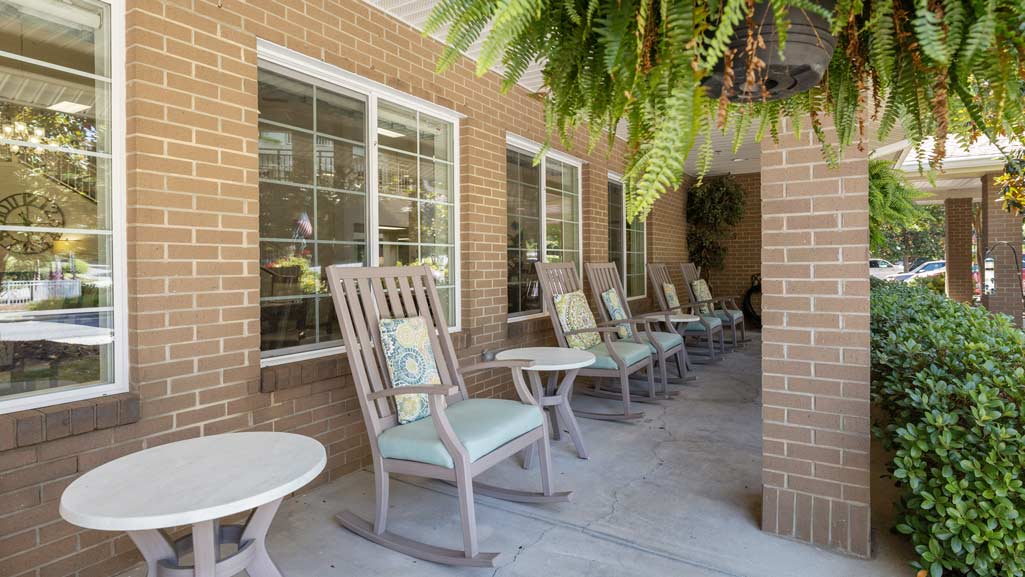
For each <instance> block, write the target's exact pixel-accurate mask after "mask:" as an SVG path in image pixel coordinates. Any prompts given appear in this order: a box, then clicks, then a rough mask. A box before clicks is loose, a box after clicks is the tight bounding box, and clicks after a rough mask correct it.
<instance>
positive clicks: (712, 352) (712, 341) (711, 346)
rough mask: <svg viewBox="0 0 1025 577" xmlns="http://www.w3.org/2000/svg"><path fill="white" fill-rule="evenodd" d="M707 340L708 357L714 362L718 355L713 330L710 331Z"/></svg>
mask: <svg viewBox="0 0 1025 577" xmlns="http://www.w3.org/2000/svg"><path fill="white" fill-rule="evenodd" d="M706 338H708V356H709V358H711V360H713V361H714V360H715V358H716V354H715V336H714V335H712V331H711V330H709V331H708V334H707V335H706Z"/></svg>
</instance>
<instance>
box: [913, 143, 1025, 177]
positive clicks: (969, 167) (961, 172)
mask: <svg viewBox="0 0 1025 577" xmlns="http://www.w3.org/2000/svg"><path fill="white" fill-rule="evenodd" d="M997 143H998V144H999V146H997V145H995V144H993V143H992V142H990V141H989V139H988V138H986V137H985V136H983V137H981V138H979V140H977V141H976V142H975V143H973V144H971V145H970V146H968V147H967V148H965V147H962V146H961V145H960V144H959V143H958V141H957V139H956V138H954V137H953V136H950V137H947V156H946V157H945V158H944V159H943V170H942V171H941V172H940V173H939V174H937V175H935V176H934V178H939V179H946V178H953V177H965V176H969V175H970V176H982V175H983V174H986V173H988V172H999V171H1002V170H1003V167H1004V159H1003V155H1002V153H1001V152H1000V150H1001V149H1003V150H1005V151H1008V152H1010V151H1014V150H1018V149H1021V144H1019V143H1016V142H1012V141H1010V140H1007V139H1006V138H1000V139H999V140H997ZM934 146H935V140H934V139H932V138H929V139H926V141H925V142H923V143H922V146H921V147H920V148H919V149H918V150H915V149H910V148H909V149H908V151H907V155H906V156H905V157H904V160H903V162H902V163H901V165H900V168H901V170H903V171H904V172H905V173H907V174H909V175H919V174H920V173H921V172H922V171H923V170H928V159H929V157H930V156H932V151H933V147H934ZM919 158H921V159H922V160H923V161H924V165H920V164H919Z"/></svg>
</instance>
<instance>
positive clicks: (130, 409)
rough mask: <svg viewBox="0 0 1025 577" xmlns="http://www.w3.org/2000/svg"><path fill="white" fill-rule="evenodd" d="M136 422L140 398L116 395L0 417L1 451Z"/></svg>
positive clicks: (134, 395)
mask: <svg viewBox="0 0 1025 577" xmlns="http://www.w3.org/2000/svg"><path fill="white" fill-rule="evenodd" d="M138 420H139V395H138V394H136V393H118V394H116V395H107V396H103V397H96V398H94V399H89V400H85V401H74V402H70V403H60V404H57V405H50V406H49V407H41V408H38V409H29V410H25V411H18V412H15V413H7V414H5V415H0V451H7V450H10V449H18V448H21V447H28V446H30V445H36V444H39V443H43V442H46V441H54V440H57V439H63V438H64V437H70V436H72V435H81V434H83V433H88V432H91V431H96V430H100V429H110V428H112V427H119V426H121V425H128V424H131V423H134V422H136V421H138Z"/></svg>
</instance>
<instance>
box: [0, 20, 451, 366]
mask: <svg viewBox="0 0 1025 577" xmlns="http://www.w3.org/2000/svg"><path fill="white" fill-rule="evenodd" d="M0 1H2V0H0ZM305 78H306V77H304V76H302V75H300V74H295V73H285V72H284V71H281V70H280V69H278V68H277V67H275V66H264V67H261V69H260V73H259V89H260V94H259V97H258V98H259V103H260V304H261V321H260V325H261V335H262V338H261V347H262V350H263V351H264V352H265V353H270V354H271V355H281V354H288V353H294V352H302V351H308V350H315V349H322V348H328V347H334V346H338V345H340V344H342V343H341V331H340V329H339V326H338V321H337V319H336V317H335V311H334V305H333V303H332V302H331V298H330V291H329V290H328V287H327V283H326V278H325V274H324V271H325V267H327V266H330V265H336V264H338V265H348V266H363V265H381V266H385V265H415V264H427V265H429V266H430V267H431V269H432V270H433V271H434V275H435V280H436V281H437V284H438V291H439V293H440V295H441V298H442V301H443V302H444V303H445V308H446V310H445V315H446V317H447V318H448V320H449V322H450V323H452V324H455V322H456V310H455V305H456V303H457V302H458V299H457V298H456V292H455V286H456V270H455V267H456V266H457V262H456V257H455V253H456V230H455V218H456V216H455V210H456V209H455V204H454V202H455V178H456V176H455V164H454V157H455V142H454V138H455V130H454V125H453V123H452V122H449V121H446V120H441V119H439V118H435V117H433V116H430V115H428V114H425V113H423V112H419V111H417V110H414V109H410V108H407V107H403V106H399V105H395V104H391V103H389V102H385V101H383V100H374V99H371V98H368V97H365V96H363V95H359V94H356V93H350V92H348V91H346V90H345V89H343V88H335V87H332V86H329V85H323V84H321V83H318V82H316V81H314V80H312V79H310V80H307V79H305ZM371 102H377V111H376V113H377V126H376V127H368V108H369V106H371V104H370V103H371ZM369 130H374V131H375V133H374V134H372V135H371V134H369V133H368V131H369ZM375 141H376V146H375V144H374V143H375ZM371 162H373V163H376V166H377V176H376V180H372V181H371V182H368V181H367V169H368V167H369V166H371ZM368 197H369V198H368ZM373 207H376V209H377V218H376V230H373V229H372V228H370V226H371V225H370V220H369V214H370V210H371V208H373ZM375 245H376V249H377V254H376V255H374V254H372V253H371V252H370V251H371V249H372V247H374V246H375Z"/></svg>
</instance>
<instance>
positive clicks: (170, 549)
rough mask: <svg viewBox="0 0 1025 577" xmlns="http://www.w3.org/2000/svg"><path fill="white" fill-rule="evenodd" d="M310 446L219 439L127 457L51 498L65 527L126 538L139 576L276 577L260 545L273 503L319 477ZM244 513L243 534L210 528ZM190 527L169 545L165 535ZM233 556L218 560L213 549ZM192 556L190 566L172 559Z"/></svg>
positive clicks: (293, 440) (299, 439)
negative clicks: (242, 576) (231, 548)
mask: <svg viewBox="0 0 1025 577" xmlns="http://www.w3.org/2000/svg"><path fill="white" fill-rule="evenodd" d="M326 463H327V453H326V452H325V450H324V446H323V445H321V444H320V443H319V442H318V441H316V440H315V439H312V438H310V437H305V436H302V435H295V434H291V433H228V434H224V435H213V436H210V437H200V438H197V439H188V440H185V441H179V442H176V443H170V444H167V445H161V446H159V447H155V448H152V449H147V450H145V451H140V452H138V453H133V454H131V455H127V456H125V457H121V458H120V459H117V460H115V461H111V462H109V463H107V464H105V465H102V466H100V467H97V468H96V469H93V470H92V471H89V472H88V473H86V474H84V475H82V476H81V477H79V478H78V479H77V480H75V482H73V483H72V484H71V485H70V486H69V487H68V488H67V489H66V490H65V491H64V494H63V495H62V496H61V503H60V514H61V516H62V517H64V519H65V520H67V521H68V522H69V523H71V524H73V525H78V526H79V527H85V528H87V529H99V530H101V531H127V532H128V535H129V536H130V537H131V538H132V541H134V542H135V545H136V546H137V547H138V548H139V551H141V552H142V555H143V556H144V557H145V558H146V563H147V565H148V567H149V577H227V576H229V575H235V574H236V573H239V572H241V571H243V570H245V571H248V573H249V576H250V577H282V576H281V571H280V570H279V569H278V567H277V565H275V563H274V561H273V560H272V559H271V558H270V555H269V554H268V553H267V547H266V543H265V537H266V535H267V529H268V528H270V524H271V521H272V520H273V519H274V514H275V513H276V512H277V510H278V506H279V505H280V504H281V500H282V499H283V498H284V497H285V496H287V495H289V494H290V493H292V492H294V491H296V490H298V489H300V488H301V487H303V486H304V485H306V484H307V483H309V482H310V481H312V480H313V479H314V477H316V476H317V475H318V474H320V472H321V471H322V470H323V469H324V465H325V464H326ZM250 509H253V512H252V514H251V515H250V516H249V519H248V520H247V521H246V523H245V525H224V526H221V525H220V524H219V523H218V519H220V518H222V517H225V516H228V515H233V514H236V513H241V512H243V511H248V510H250ZM182 525H192V533H191V534H190V535H186V536H185V537H182V538H180V539H178V540H177V541H171V540H170V539H169V538H168V536H167V533H166V532H165V531H164V530H165V529H168V528H171V527H178V526H182ZM225 543H227V544H236V545H238V550H237V551H236V552H233V553H231V554H230V555H227V556H224V557H222V555H221V545H222V544H225ZM190 552H192V553H194V554H195V555H194V558H195V561H194V564H193V565H192V566H182V565H180V560H181V558H182V557H183V556H184V555H186V554H188V553H190Z"/></svg>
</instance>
